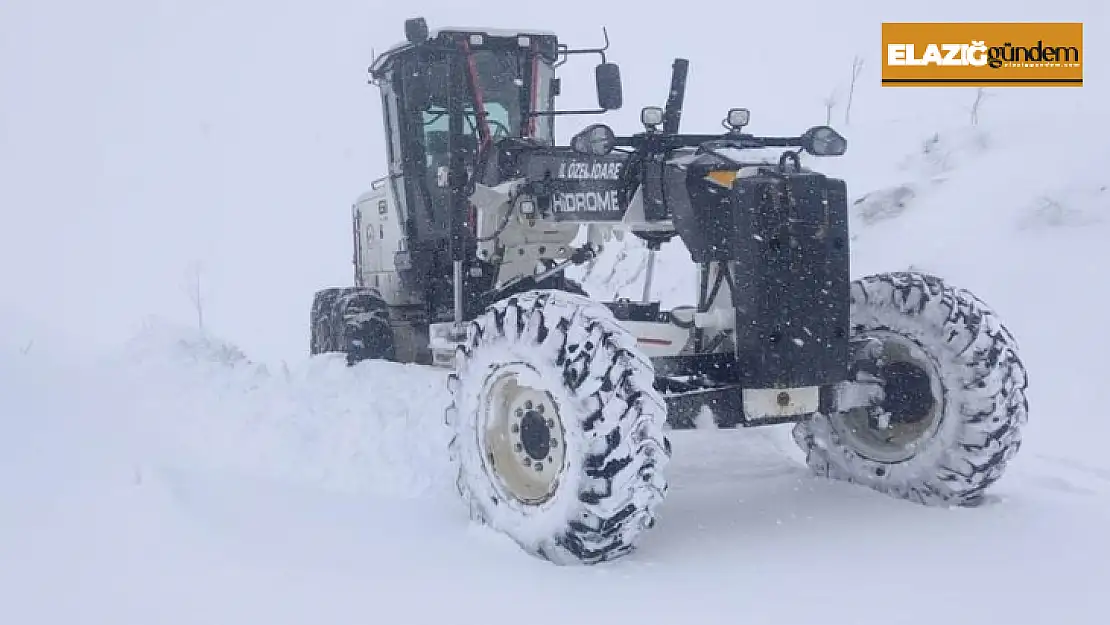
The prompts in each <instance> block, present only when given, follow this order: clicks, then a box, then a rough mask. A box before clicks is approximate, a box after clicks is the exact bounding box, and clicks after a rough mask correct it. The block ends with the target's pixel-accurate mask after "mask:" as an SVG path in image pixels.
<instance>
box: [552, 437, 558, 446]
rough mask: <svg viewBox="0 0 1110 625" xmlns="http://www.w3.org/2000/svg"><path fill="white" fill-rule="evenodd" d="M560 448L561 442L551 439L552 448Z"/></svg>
mask: <svg viewBox="0 0 1110 625" xmlns="http://www.w3.org/2000/svg"><path fill="white" fill-rule="evenodd" d="M558 446H559V441H557V440H556V439H554V438H553V439H551V447H552V448H554V447H558Z"/></svg>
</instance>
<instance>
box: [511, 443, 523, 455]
mask: <svg viewBox="0 0 1110 625" xmlns="http://www.w3.org/2000/svg"><path fill="white" fill-rule="evenodd" d="M513 451H515V452H517V453H518V454H519V453H520V452H522V451H524V445H521V444H520V443H517V444H516V445H513Z"/></svg>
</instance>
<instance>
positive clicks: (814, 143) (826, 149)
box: [801, 126, 848, 156]
mask: <svg viewBox="0 0 1110 625" xmlns="http://www.w3.org/2000/svg"><path fill="white" fill-rule="evenodd" d="M801 143H802V149H803V150H805V151H806V152H809V153H810V154H812V155H814V156H840V155H842V154H844V153H845V152H847V151H848V140H847V139H845V138H844V137H842V136H840V133H838V132H837V131H835V130H833V129H832V128H830V127H829V126H814V127H813V128H810V129H809V130H807V131H805V134H803V135H802V141H801Z"/></svg>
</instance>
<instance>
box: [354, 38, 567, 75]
mask: <svg viewBox="0 0 1110 625" xmlns="http://www.w3.org/2000/svg"><path fill="white" fill-rule="evenodd" d="M452 35H468V36H469V35H484V36H486V37H492V38H495V39H513V38H517V37H529V38H531V37H542V38H545V39H550V40H551V41H552V43H551V52H552V54H554V53H555V52H556V50H557V46H558V35H556V34H555V33H554V32H552V31H549V30H537V29H534V28H522V29H513V28H477V27H473V28H472V27H443V28H434V29H429V30H428V39H427V41H428V42H431V41H434V40H436V39H439V38H440V37H444V36H446V37H444V39H445V40H446V39H447V38H450V37H451V36H452ZM419 45H422V44H413V43H411V42H408V41H405V42H401V43H398V44H395V45H394V46H392V47H390V48H389V49H388V50H386V51H385V52H383V53H381V54H379V55H377V56H375V57H374V61H373V63H372V64H371V65H370V73H371V74H374V75H378V74H379V73H380V72H381V71H382V70H383V69H385V66H386V64H387V63H389V61H390V60H391V59H392V58H393V56H394V55H396V54H399V53H401V52H404V51H406V50H411V49H413V48H416V47H418V46H419Z"/></svg>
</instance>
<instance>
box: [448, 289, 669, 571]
mask: <svg viewBox="0 0 1110 625" xmlns="http://www.w3.org/2000/svg"><path fill="white" fill-rule="evenodd" d="M654 379H655V373H654V368H653V367H652V364H651V361H650V360H649V359H648V358H647V357H645V356H644V355H643V354H642V353H641V352H640V350H639V349H638V348H637V346H636V340H635V338H634V337H633V336H632V335H631V334H629V333H628V332H627V331H626V330H625V329H623V328H622V327H621V326H620V324H619V322H617V320H616V319H615V318H614V317H613V315H612V313H611V312H610V311H609V310H608V309H607V308H605V307H604V306H602V305H601V304H598V303H596V302H593V301H592V300H590V299H588V298H586V297H582V296H579V295H574V294H570V293H564V292H559V291H549V290H535V291H529V292H526V293H522V294H519V295H514V296H511V297H509V298H506V299H504V300H502V301H500V302H497V303H495V304H493V305H492V306H490V307H489V308H488V309H487V310H486V311H485V312H484V313H483V314H482V315H481V316H479V317H478V318H477V319H475V320H474V321H473V322H471V323H470V324H469V327H468V329H467V337H466V340H465V342H464V343H463V345H461V346H459V348H458V349H457V352H456V360H455V370H454V372H452V373H451V374H450V376H449V388H450V392H451V403H450V405H449V407H448V409H447V424H448V426H449V427H450V428H451V430H452V432H453V436H452V440H451V443H450V451H451V457H452V460H453V461H454V462H455V463H456V466H457V469H458V479H457V486H458V490H459V494H460V495H461V496H462V499H463V501H464V502H465V503H466V504H467V505H468V507H469V509H470V514H471V518H472V519H474V520H476V521H479V522H481V523H484V524H485V525H488V526H489V527H491V528H492V529H494V530H496V531H499V532H501V533H503V534H505V535H507V536H509V537H510V538H512V539H513V540H515V541H516V542H517V543H518V544H519V545H520V546H521V547H522V548H523V549H524V550H525V551H526V552H528V553H530V554H532V555H535V556H537V557H540V558H543V559H546V560H550V561H551V562H554V563H556V564H580V563H581V564H594V563H598V562H602V561H607V560H612V559H615V558H617V557H620V556H623V555H625V554H627V553H629V552H630V551H632V550H633V549H634V548H635V546H636V545H637V543H638V540H639V539H640V537H641V535H642V533H643V532H644V531H645V530H647V529H648V528H650V527H652V526H653V525H654V523H655V519H656V513H657V509H658V507H659V505H660V503H661V502H662V501H663V499H664V497H665V495H666V492H667V481H666V478H665V475H664V473H665V468H666V465H667V463H668V462H669V460H670V451H669V448H670V446H669V445H668V443H667V440H666V438H665V435H664V432H663V427H664V424H665V423H666V416H667V408H666V404H665V403H664V401H663V398H662V397H661V396H660V394H659V393H658V392H657V391H656V390H655V388H654V386H653V384H654ZM537 465H539V466H538V468H537Z"/></svg>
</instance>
